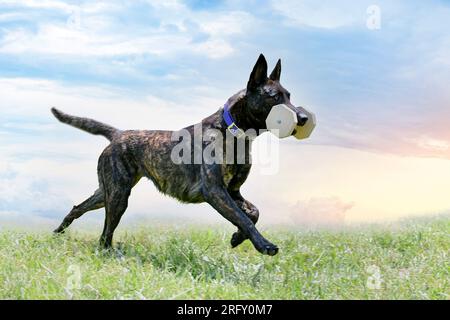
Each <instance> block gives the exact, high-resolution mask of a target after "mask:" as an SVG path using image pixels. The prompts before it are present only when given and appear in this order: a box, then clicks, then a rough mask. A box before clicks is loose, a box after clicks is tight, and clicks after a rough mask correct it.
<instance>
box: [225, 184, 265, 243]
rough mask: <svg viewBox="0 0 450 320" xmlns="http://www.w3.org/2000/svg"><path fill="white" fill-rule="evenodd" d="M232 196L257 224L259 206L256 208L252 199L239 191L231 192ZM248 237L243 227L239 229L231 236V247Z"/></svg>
mask: <svg viewBox="0 0 450 320" xmlns="http://www.w3.org/2000/svg"><path fill="white" fill-rule="evenodd" d="M231 197H232V198H233V200H234V201H235V202H236V204H237V205H238V207H239V208H240V209H241V210H242V211H243V212H244V213H245V214H246V215H247V217H249V218H250V220H252V222H253V223H254V224H256V223H257V222H258V219H259V210H258V208H256V207H255V205H254V204H252V203H251V202H250V201H248V200H246V199H244V198H243V197H242V195H241V194H240V192H239V191H237V192H234V193H231ZM247 239H248V237H247V236H246V235H245V234H244V232H242V230H241V229H238V231H237V232H235V233H234V234H233V236H232V237H231V241H230V242H231V247H232V248H235V247H237V246H238V245H240V244H241V243H242V242H244V241H245V240H247Z"/></svg>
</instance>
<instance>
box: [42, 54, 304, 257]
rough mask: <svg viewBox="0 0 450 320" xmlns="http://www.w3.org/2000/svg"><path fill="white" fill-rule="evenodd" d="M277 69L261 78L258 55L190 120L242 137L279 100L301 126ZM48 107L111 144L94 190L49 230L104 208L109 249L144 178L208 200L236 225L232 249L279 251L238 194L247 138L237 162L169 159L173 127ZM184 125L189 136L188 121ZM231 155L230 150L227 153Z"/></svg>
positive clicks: (259, 126) (183, 196) (189, 198)
mask: <svg viewBox="0 0 450 320" xmlns="http://www.w3.org/2000/svg"><path fill="white" fill-rule="evenodd" d="M280 75H281V60H278V62H277V64H276V66H275V68H274V69H273V71H272V73H271V74H270V75H269V76H268V73H267V61H266V59H265V57H264V55H262V54H261V55H260V56H259V58H258V60H257V62H256V64H255V66H254V67H253V70H252V72H251V74H250V78H249V80H248V83H247V87H246V88H245V89H243V90H241V91H239V92H238V93H237V94H235V95H233V96H232V97H231V98H229V99H228V101H227V104H226V105H225V107H224V108H220V109H219V110H218V111H217V112H215V113H214V114H212V115H210V116H209V117H207V118H205V119H203V120H202V121H201V123H199V124H197V126H198V125H201V128H202V130H203V132H205V130H207V129H215V130H217V131H219V132H221V133H222V134H223V135H226V134H228V135H229V134H230V133H232V139H235V140H238V139H242V137H241V135H239V134H237V132H244V131H246V130H249V129H254V130H265V129H267V128H266V122H265V119H266V118H267V116H268V114H269V113H270V111H271V109H272V107H273V106H275V105H278V104H281V103H283V104H285V105H287V106H288V107H289V108H290V109H292V110H294V111H295V114H296V116H297V123H298V125H299V126H302V125H304V124H305V123H306V121H307V120H308V118H307V116H306V115H305V113H304V112H303V109H302V108H301V107H294V106H293V105H292V104H291V102H290V93H289V91H287V90H286V89H285V88H284V87H283V86H282V85H281V84H280ZM225 109H226V110H225ZM51 111H52V113H53V115H54V116H55V117H56V118H57V119H58V120H59V121H61V122H63V123H65V124H68V125H71V126H73V127H75V128H78V129H81V130H84V131H86V132H88V133H91V134H94V135H102V136H104V137H106V138H107V139H108V140H109V141H110V142H111V143H110V144H109V145H108V146H107V147H106V149H105V150H104V151H103V153H102V154H101V155H100V158H99V161H98V170H97V171H98V172H97V173H98V180H99V188H98V189H97V190H96V191H95V193H94V194H93V195H92V196H91V197H89V198H88V199H87V200H85V201H84V202H82V203H81V204H79V205H76V206H74V207H73V209H72V210H71V211H70V213H69V214H68V215H67V216H66V217H65V218H64V220H63V221H62V223H61V225H60V226H59V227H58V228H57V229H56V230H54V232H55V233H62V232H64V230H65V229H66V228H67V227H68V226H69V225H70V224H71V223H72V222H73V221H74V220H75V219H77V218H79V217H81V216H82V215H83V214H84V213H86V212H88V211H91V210H95V209H100V208H103V207H104V208H105V211H106V214H105V223H104V228H103V232H102V235H101V237H100V245H101V246H102V247H104V248H110V247H111V246H112V239H113V233H114V230H115V229H116V227H117V226H118V224H119V222H120V219H121V217H122V215H123V214H124V212H125V211H126V209H127V206H128V198H129V196H130V193H131V190H132V188H133V187H134V186H135V185H136V184H137V183H138V182H139V180H140V179H141V178H143V177H146V178H149V179H150V180H151V181H152V182H153V183H154V184H155V186H156V188H157V189H158V190H159V191H161V192H162V193H164V194H166V195H169V196H171V197H174V198H176V199H178V200H179V201H181V202H184V203H202V202H207V203H208V204H210V205H211V206H212V207H213V208H214V209H215V210H216V211H217V212H219V213H220V214H221V215H222V216H223V217H224V218H225V219H227V220H228V221H230V222H231V223H232V224H233V225H235V226H236V227H237V231H236V232H235V233H234V234H233V235H232V237H231V246H232V247H233V248H234V247H237V246H238V245H240V244H241V243H242V242H244V241H245V240H246V239H249V240H250V241H251V242H252V244H253V246H254V247H255V249H256V250H258V251H259V252H260V253H262V254H266V255H270V256H273V255H276V254H277V253H278V250H279V249H278V247H277V246H276V245H275V244H273V243H271V242H270V241H268V240H267V239H265V238H264V237H263V236H262V235H261V233H260V232H259V231H258V230H257V229H256V227H255V224H256V223H257V221H258V218H259V210H258V209H257V208H256V207H255V206H254V205H253V204H252V203H251V202H250V201H248V200H246V199H245V198H244V197H243V196H242V195H241V192H240V188H241V186H242V184H243V183H244V182H245V181H246V179H247V177H248V175H249V172H250V168H251V143H252V141H253V139H251V138H248V137H244V138H243V139H244V140H245V145H246V148H245V155H244V158H245V161H243V163H242V161H241V163H231V164H230V163H206V162H202V163H194V164H192V163H178V164H175V163H174V162H173V161H172V158H171V154H172V150H173V148H174V147H175V146H176V145H177V143H178V142H179V141H174V139H173V138H172V137H173V134H174V133H176V132H174V131H160V130H152V131H135V130H129V131H121V130H118V129H116V128H113V127H111V126H109V125H106V124H104V123H101V122H98V121H95V120H92V119H87V118H80V117H75V116H71V115H68V114H65V113H63V112H61V111H59V110H57V109H55V108H52V110H51ZM230 119H231V120H230ZM230 121H232V123H231V124H230V123H229V122H230ZM183 130H185V131H187V132H189V133H191V134H194V130H195V125H192V126H189V127H186V128H184V129H183ZM257 134H259V133H257ZM211 143H213V142H212V141H209V142H208V141H206V142H205V141H203V142H202V144H201V148H202V149H205V148H207V147H208V146H209V145H210V144H211ZM193 149H195V148H192V149H191V152H192V153H194V150H193ZM237 156H238V155H236V154H235V155H234V159H236V157H237Z"/></svg>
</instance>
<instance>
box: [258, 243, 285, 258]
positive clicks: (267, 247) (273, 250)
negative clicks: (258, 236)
mask: <svg viewBox="0 0 450 320" xmlns="http://www.w3.org/2000/svg"><path fill="white" fill-rule="evenodd" d="M255 248H256V250H258V251H259V252H260V253H262V254H267V255H269V256H274V255H276V254H277V253H278V250H279V249H278V247H277V246H276V245H274V244H273V243H270V242H269V241H267V240H266V241H263V242H262V243H261V244H258V245H255Z"/></svg>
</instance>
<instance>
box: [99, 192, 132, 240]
mask: <svg viewBox="0 0 450 320" xmlns="http://www.w3.org/2000/svg"><path fill="white" fill-rule="evenodd" d="M130 192H131V187H129V188H123V187H120V188H117V189H116V190H115V191H113V192H111V193H109V194H107V195H106V198H105V202H106V205H105V208H106V215H105V225H104V227H103V233H102V235H101V237H100V246H102V247H104V248H110V247H111V246H112V239H113V234H114V230H116V228H117V226H118V225H119V222H120V219H121V218H122V215H123V214H124V213H125V210H127V207H128V198H129V196H130Z"/></svg>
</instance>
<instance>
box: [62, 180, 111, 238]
mask: <svg viewBox="0 0 450 320" xmlns="http://www.w3.org/2000/svg"><path fill="white" fill-rule="evenodd" d="M104 197H105V196H104V193H103V191H102V189H98V190H97V191H95V193H94V195H92V196H91V197H89V199H87V200H85V201H84V202H82V203H81V204H79V205H77V206H74V207H73V209H72V210H71V211H70V213H69V214H68V215H67V216H66V217H65V218H64V220H63V221H62V223H61V224H60V226H59V227H58V228H56V229H55V230H54V231H53V232H55V233H63V232H64V230H65V229H66V228H67V227H68V226H70V224H71V223H72V222H73V221H74V220H75V219H78V218H79V217H81V216H82V215H83V214H85V213H86V212H88V211H92V210H96V209H100V208H103V207H104Z"/></svg>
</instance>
